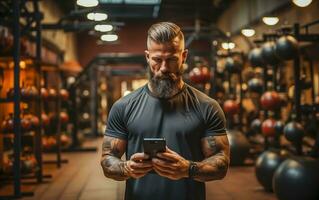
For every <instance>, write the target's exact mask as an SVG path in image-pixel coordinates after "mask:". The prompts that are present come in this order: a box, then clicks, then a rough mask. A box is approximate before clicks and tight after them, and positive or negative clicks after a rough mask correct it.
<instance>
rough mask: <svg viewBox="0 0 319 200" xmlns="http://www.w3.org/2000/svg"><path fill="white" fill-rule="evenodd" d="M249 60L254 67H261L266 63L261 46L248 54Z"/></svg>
mask: <svg viewBox="0 0 319 200" xmlns="http://www.w3.org/2000/svg"><path fill="white" fill-rule="evenodd" d="M248 60H249V62H250V64H251V66H252V67H261V66H264V65H265V63H264V60H263V57H262V54H261V49H260V48H254V49H253V50H251V51H250V52H249V54H248Z"/></svg>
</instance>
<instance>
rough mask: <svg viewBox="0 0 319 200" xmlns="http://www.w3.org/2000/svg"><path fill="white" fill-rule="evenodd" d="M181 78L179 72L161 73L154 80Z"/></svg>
mask: <svg viewBox="0 0 319 200" xmlns="http://www.w3.org/2000/svg"><path fill="white" fill-rule="evenodd" d="M180 76H182V73H181V72H175V73H173V72H168V73H161V74H159V75H157V76H156V78H159V79H176V78H178V77H180Z"/></svg>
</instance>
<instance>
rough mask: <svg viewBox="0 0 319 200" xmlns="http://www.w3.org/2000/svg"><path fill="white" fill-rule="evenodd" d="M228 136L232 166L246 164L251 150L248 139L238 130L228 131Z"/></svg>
mask: <svg viewBox="0 0 319 200" xmlns="http://www.w3.org/2000/svg"><path fill="white" fill-rule="evenodd" d="M227 136H228V141H229V145H230V165H232V166H234V165H242V164H244V162H245V159H246V158H247V156H248V154H249V149H250V144H249V142H248V140H247V138H246V137H245V136H244V135H243V134H242V133H241V132H240V131H237V130H228V131H227Z"/></svg>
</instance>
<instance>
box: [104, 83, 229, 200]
mask: <svg viewBox="0 0 319 200" xmlns="http://www.w3.org/2000/svg"><path fill="white" fill-rule="evenodd" d="M105 134H106V135H107V136H111V137H116V138H120V139H124V140H126V141H127V149H126V159H129V158H130V157H131V155H133V154H134V153H137V152H143V146H142V144H143V138H144V137H164V138H165V139H166V144H167V146H168V147H169V148H170V149H172V150H173V151H175V152H177V153H178V154H179V155H181V156H182V157H184V158H185V159H187V160H192V161H201V160H203V159H204V155H203V153H202V148H201V138H203V137H207V136H216V135H225V134H226V130H225V116H224V113H223V111H222V109H221V108H220V106H219V104H218V103H217V102H216V101H215V100H213V99H211V98H210V97H208V96H207V95H205V94H204V93H202V92H200V91H198V90H197V89H195V88H193V87H191V86H189V85H187V84H184V87H183V89H182V90H181V91H180V92H179V93H178V94H176V95H174V96H173V97H171V98H168V99H161V98H157V97H154V96H153V95H152V94H151V92H150V91H149V89H148V87H147V85H145V86H144V87H141V88H139V89H137V90H135V91H134V92H132V93H130V94H129V95H127V96H125V97H123V98H121V99H119V100H118V101H117V102H116V103H115V104H114V105H113V107H112V109H111V111H110V114H109V118H108V123H107V128H106V132H105ZM125 199H126V200H177V199H178V200H186V199H187V200H204V199H205V184H204V183H202V182H198V181H195V180H192V179H189V178H183V179H180V180H177V181H174V180H170V179H168V178H164V177H161V176H159V175H158V174H156V173H149V174H147V175H146V176H144V177H142V178H140V179H133V178H131V179H128V180H127V182H126V190H125Z"/></svg>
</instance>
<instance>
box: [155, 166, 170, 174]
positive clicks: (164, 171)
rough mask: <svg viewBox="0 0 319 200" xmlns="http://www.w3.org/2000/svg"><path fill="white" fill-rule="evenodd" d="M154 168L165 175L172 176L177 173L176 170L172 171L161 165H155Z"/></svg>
mask: <svg viewBox="0 0 319 200" xmlns="http://www.w3.org/2000/svg"><path fill="white" fill-rule="evenodd" d="M154 170H155V171H158V172H159V173H160V175H163V176H166V177H168V176H172V175H174V174H175V171H172V170H169V169H165V168H163V167H160V166H154Z"/></svg>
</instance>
